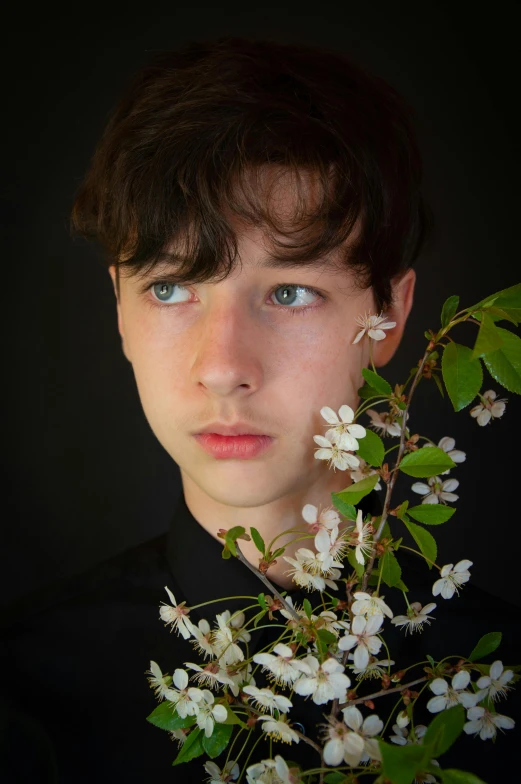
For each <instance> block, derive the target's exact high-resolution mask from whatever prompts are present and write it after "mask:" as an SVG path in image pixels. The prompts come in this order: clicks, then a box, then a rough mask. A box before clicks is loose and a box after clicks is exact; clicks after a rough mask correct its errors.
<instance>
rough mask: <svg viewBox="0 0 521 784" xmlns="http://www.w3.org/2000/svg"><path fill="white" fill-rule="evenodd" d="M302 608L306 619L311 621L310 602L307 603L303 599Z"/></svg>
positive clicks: (306, 600)
mask: <svg viewBox="0 0 521 784" xmlns="http://www.w3.org/2000/svg"><path fill="white" fill-rule="evenodd" d="M302 606H303V608H304V612H305V613H306V615H307V617H308V618H309V619H311V616H312V615H313V608H312V606H311V602H310V601H309V599H304V601H303V603H302Z"/></svg>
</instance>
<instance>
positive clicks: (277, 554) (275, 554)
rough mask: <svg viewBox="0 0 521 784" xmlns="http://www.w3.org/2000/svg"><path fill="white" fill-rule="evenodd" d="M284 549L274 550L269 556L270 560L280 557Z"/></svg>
mask: <svg viewBox="0 0 521 784" xmlns="http://www.w3.org/2000/svg"><path fill="white" fill-rule="evenodd" d="M285 549H286V548H285V547H279V548H278V549H277V550H275V552H274V553H272V554H271V557H272V558H278V557H279V556H280V555H282V553H283V552H284V551H285Z"/></svg>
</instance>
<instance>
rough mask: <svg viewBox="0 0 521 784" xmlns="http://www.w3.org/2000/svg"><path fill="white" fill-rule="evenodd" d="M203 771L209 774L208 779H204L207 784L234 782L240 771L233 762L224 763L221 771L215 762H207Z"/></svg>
mask: <svg viewBox="0 0 521 784" xmlns="http://www.w3.org/2000/svg"><path fill="white" fill-rule="evenodd" d="M204 769H205V771H206V772H207V773H209V774H210V778H209V779H206V781H207V782H208V784H221V782H228V781H235V780H236V779H238V778H239V773H240V769H239V766H238V765H237V763H236V762H235V761H234V760H230V761H229V762H227V763H226V765H225V766H224V768H223V769H222V770H221V769H220V767H219V766H218V765H216V764H215V762H212V761H211V760H209V761H208V762H205V764H204Z"/></svg>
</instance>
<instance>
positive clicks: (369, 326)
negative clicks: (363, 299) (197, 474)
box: [353, 313, 396, 343]
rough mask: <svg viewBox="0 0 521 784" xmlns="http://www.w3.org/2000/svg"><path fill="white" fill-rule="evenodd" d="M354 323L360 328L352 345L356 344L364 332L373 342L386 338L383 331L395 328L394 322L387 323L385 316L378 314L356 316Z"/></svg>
mask: <svg viewBox="0 0 521 784" xmlns="http://www.w3.org/2000/svg"><path fill="white" fill-rule="evenodd" d="M355 321H356V323H357V324H358V326H359V327H361V330H360V332H358V334H357V336H356V338H355V339H354V340H353V343H358V341H359V340H361V339H362V338H363V336H364V335H365V333H366V332H367V335H368V336H369V337H370V338H372V339H373V340H383V339H384V338H385V337H387V335H386V334H385V332H384V330H386V329H392V328H393V327H395V326H396V321H387V316H385V315H384V314H383V313H380V315H378V316H377V315H376V314H371V313H364V315H363V316H357V317H356V319H355Z"/></svg>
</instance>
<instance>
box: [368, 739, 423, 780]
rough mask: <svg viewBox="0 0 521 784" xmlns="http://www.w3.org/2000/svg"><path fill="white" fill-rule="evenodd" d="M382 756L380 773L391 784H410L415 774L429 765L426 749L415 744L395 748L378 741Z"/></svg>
mask: <svg viewBox="0 0 521 784" xmlns="http://www.w3.org/2000/svg"><path fill="white" fill-rule="evenodd" d="M378 745H379V747H380V752H381V754H382V773H383V774H384V776H386V777H387V778H388V779H389V780H390V781H391V782H392V784H412V781H413V779H414V778H415V776H416V773H420V772H422V771H423V770H424V769H425V768H426V767H427V765H428V764H429V755H428V749H425V748H424V747H423V746H419V745H417V744H411V745H410V746H395V745H393V744H391V743H389V744H387V743H384V742H383V741H382V740H380V741H378Z"/></svg>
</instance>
